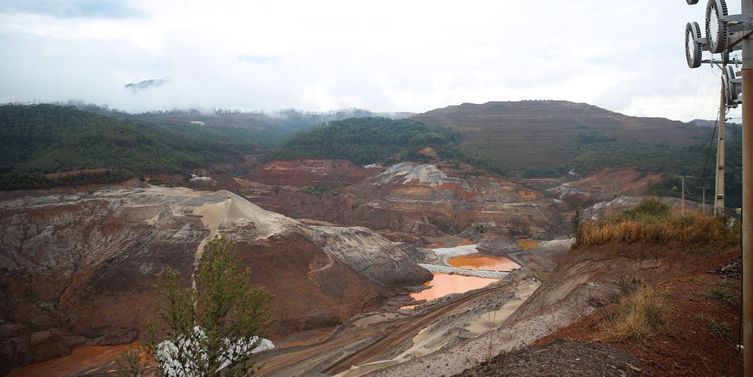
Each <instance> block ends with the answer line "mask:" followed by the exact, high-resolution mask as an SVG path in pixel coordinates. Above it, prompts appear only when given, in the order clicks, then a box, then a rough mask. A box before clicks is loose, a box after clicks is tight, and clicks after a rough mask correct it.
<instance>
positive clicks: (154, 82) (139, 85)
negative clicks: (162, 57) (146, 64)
mask: <svg viewBox="0 0 753 377" xmlns="http://www.w3.org/2000/svg"><path fill="white" fill-rule="evenodd" d="M167 83H168V81H167V79H151V80H144V81H139V82H131V83H128V84H126V85H125V87H126V88H128V89H131V90H133V91H141V90H146V89H150V88H155V87H158V86H162V85H165V84H167Z"/></svg>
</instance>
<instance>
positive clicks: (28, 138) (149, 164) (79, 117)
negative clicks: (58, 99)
mask: <svg viewBox="0 0 753 377" xmlns="http://www.w3.org/2000/svg"><path fill="white" fill-rule="evenodd" d="M0 139H2V140H3V143H2V145H0V161H2V162H1V163H0V182H1V183H0V186H1V187H2V188H4V189H9V188H33V187H44V186H47V185H49V182H45V179H44V178H43V176H42V174H46V173H56V172H66V171H73V170H80V169H92V168H107V169H113V170H116V171H118V174H116V175H117V176H116V177H111V178H118V179H119V178H123V177H124V176H127V175H129V174H130V175H132V174H136V173H142V172H155V171H157V172H175V173H179V172H185V171H186V170H188V169H195V168H200V167H207V166H208V165H210V164H212V163H215V162H221V161H226V160H230V159H235V158H240V157H241V156H243V155H245V154H250V153H256V152H258V151H259V150H260V148H259V147H258V146H257V145H256V137H255V134H254V131H253V130H250V129H242V128H225V129H218V128H209V127H203V126H200V125H191V124H188V125H185V124H183V125H169V124H157V123H150V122H144V121H134V120H131V119H128V118H123V117H118V118H115V117H111V116H105V115H100V114H95V113H92V112H86V111H81V110H79V109H76V108H74V107H71V106H57V105H3V106H0Z"/></svg>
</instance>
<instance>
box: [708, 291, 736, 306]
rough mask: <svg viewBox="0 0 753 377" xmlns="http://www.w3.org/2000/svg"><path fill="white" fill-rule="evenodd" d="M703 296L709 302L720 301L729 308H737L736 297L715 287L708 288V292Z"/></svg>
mask: <svg viewBox="0 0 753 377" xmlns="http://www.w3.org/2000/svg"><path fill="white" fill-rule="evenodd" d="M705 296H706V298H708V299H711V300H718V301H721V302H723V303H725V304H727V305H729V306H731V307H737V306H738V302H737V298H736V295H733V294H730V293H729V292H727V291H725V290H722V289H719V288H716V287H712V288H709V290H708V291H706V294H705Z"/></svg>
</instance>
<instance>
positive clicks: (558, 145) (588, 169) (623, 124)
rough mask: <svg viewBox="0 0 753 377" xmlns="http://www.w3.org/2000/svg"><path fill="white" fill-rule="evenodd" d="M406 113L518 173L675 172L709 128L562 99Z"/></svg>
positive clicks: (463, 147)
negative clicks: (455, 133) (629, 169)
mask: <svg viewBox="0 0 753 377" xmlns="http://www.w3.org/2000/svg"><path fill="white" fill-rule="evenodd" d="M413 119H415V120H418V121H421V122H424V123H426V124H431V125H441V126H449V127H454V128H456V129H457V130H458V131H459V133H460V136H461V144H460V149H461V150H462V151H463V152H466V153H468V154H471V155H475V156H478V157H481V158H485V159H488V160H490V161H491V162H493V163H495V164H498V165H500V166H502V167H503V168H505V169H508V170H510V171H511V172H513V173H517V174H519V175H526V176H559V175H563V174H564V173H566V172H567V171H569V170H570V169H573V168H575V169H576V170H577V171H578V172H579V173H581V174H590V173H593V172H595V171H598V170H600V169H603V168H606V167H618V166H633V167H637V168H639V169H643V170H649V171H675V172H677V173H678V174H679V173H681V171H680V170H678V167H682V166H684V165H687V164H686V163H685V160H686V158H685V156H688V155H689V153H688V148H689V147H693V146H697V145H701V144H703V143H705V142H706V141H707V140H708V135H709V134H710V133H711V129H710V128H706V127H697V126H694V125H690V124H686V123H682V122H677V121H671V120H668V119H663V118H639V117H631V116H626V115H623V114H618V113H614V112H611V111H608V110H605V109H601V108H598V107H596V106H592V105H587V104H582V103H573V102H566V101H523V102H488V103H485V104H480V105H477V104H462V105H458V106H449V107H446V108H442V109H436V110H432V111H429V112H427V113H424V114H420V115H417V116H415V117H414V118H413ZM678 158H679V159H680V161H678Z"/></svg>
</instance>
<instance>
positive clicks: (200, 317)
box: [126, 237, 270, 377]
mask: <svg viewBox="0 0 753 377" xmlns="http://www.w3.org/2000/svg"><path fill="white" fill-rule="evenodd" d="M234 251H235V245H234V244H233V242H232V241H230V240H228V239H226V238H223V237H215V238H214V239H212V240H211V241H209V242H208V243H207V244H206V246H205V247H204V253H203V256H202V259H201V262H200V264H199V268H198V271H197V274H196V287H194V288H184V287H183V285H182V284H181V276H180V273H179V272H177V271H175V270H173V269H171V268H166V269H165V270H164V272H163V274H162V276H161V277H160V279H159V281H158V283H157V291H158V294H159V301H158V307H157V317H158V320H159V323H160V325H161V327H160V328H157V327H156V326H154V325H150V326H148V333H149V335H148V337H149V339H148V341H147V342H146V343H147V344H148V348H149V350H150V351H151V353H152V354H153V355H154V356H155V359H156V361H157V364H158V366H159V369H160V372H161V375H163V376H201V377H204V376H206V377H214V376H220V375H222V376H242V375H248V374H249V373H250V372H252V368H253V364H252V363H251V362H250V361H249V358H250V356H251V351H253V350H254V349H256V348H257V347H258V346H259V345H260V344H261V341H262V339H261V338H260V336H261V334H262V332H263V330H264V327H265V325H266V323H267V321H268V319H269V301H270V296H269V294H267V293H266V292H265V291H263V290H262V289H259V288H254V287H252V286H251V284H250V272H249V271H248V270H243V269H242V268H241V266H240V265H239V263H238V260H237V258H236V255H235V252H234ZM157 333H159V334H162V335H163V336H164V338H165V340H163V341H161V342H159V343H158V342H157V341H156V336H155V334H157ZM126 360H127V359H126ZM128 369H129V370H131V371H136V370H137V369H136V368H132V367H130V368H128ZM130 375H134V376H135V375H138V374H137V373H130Z"/></svg>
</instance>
